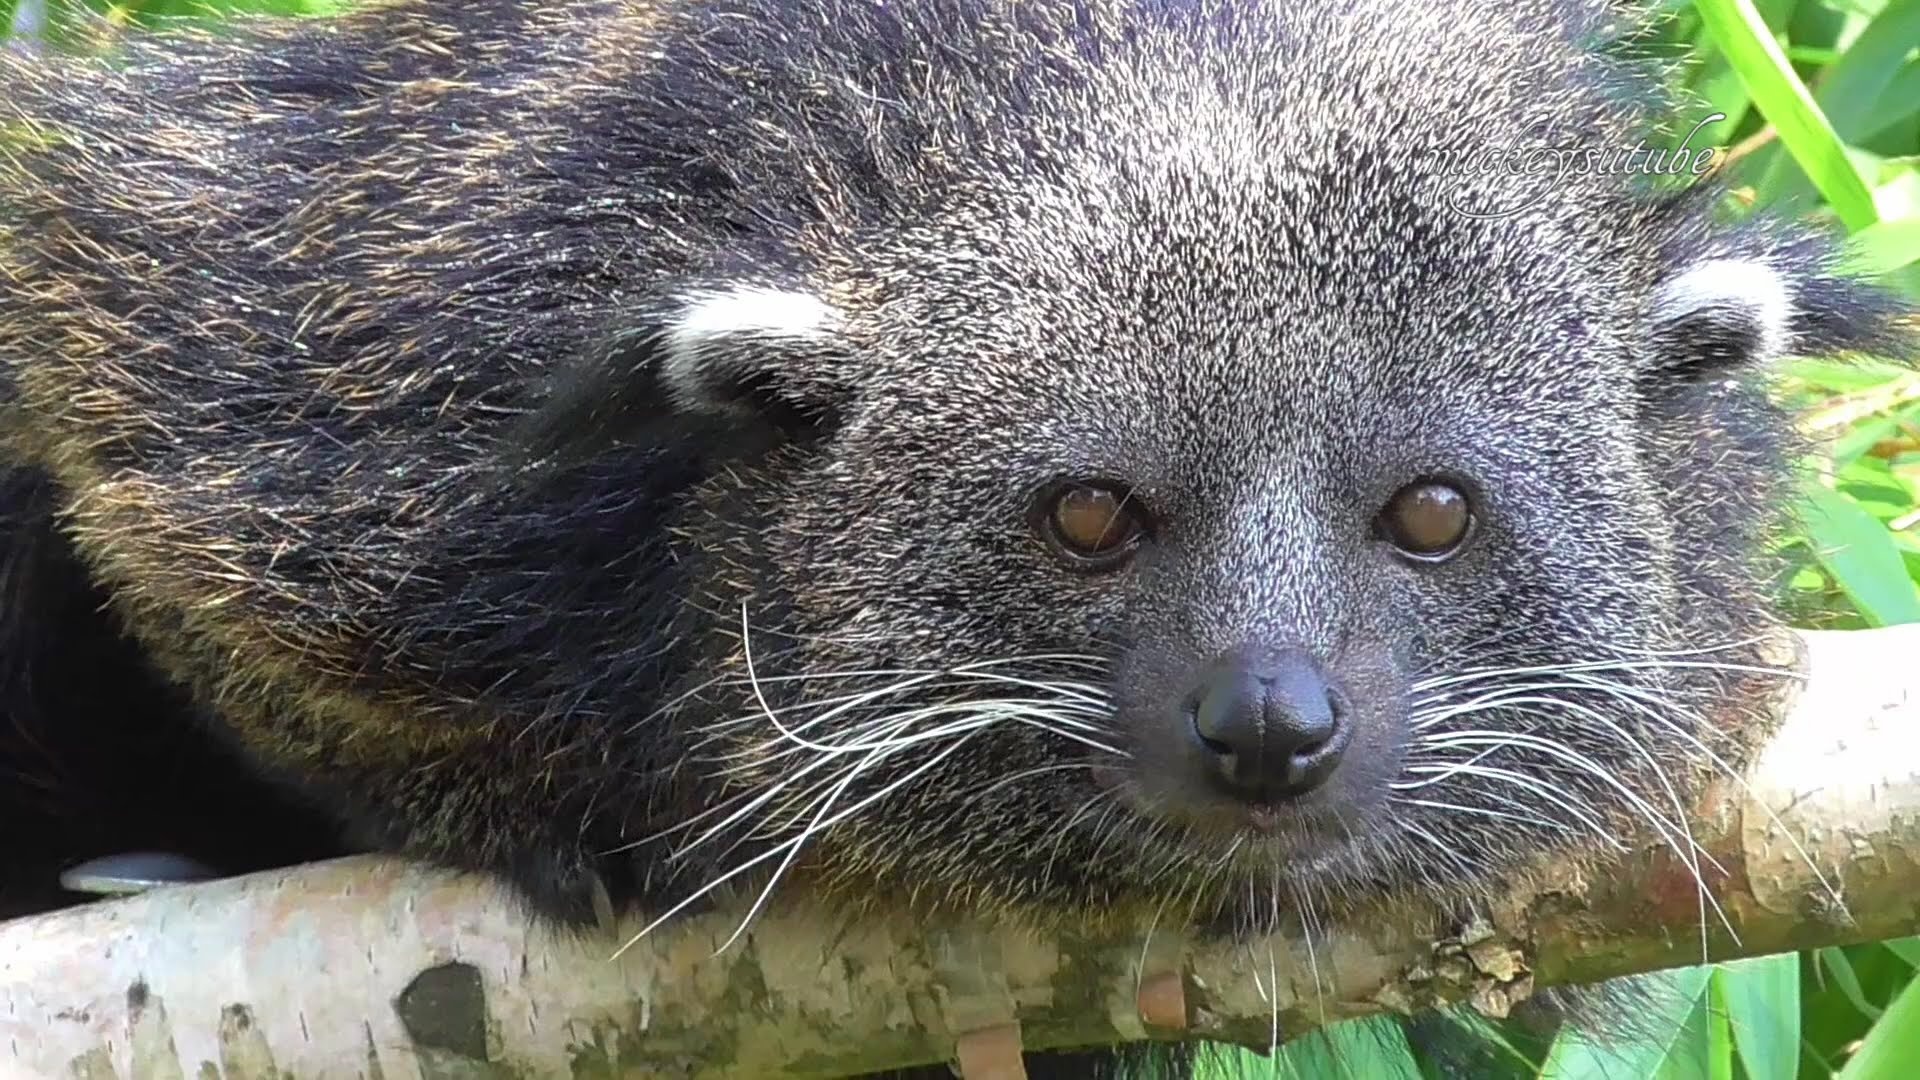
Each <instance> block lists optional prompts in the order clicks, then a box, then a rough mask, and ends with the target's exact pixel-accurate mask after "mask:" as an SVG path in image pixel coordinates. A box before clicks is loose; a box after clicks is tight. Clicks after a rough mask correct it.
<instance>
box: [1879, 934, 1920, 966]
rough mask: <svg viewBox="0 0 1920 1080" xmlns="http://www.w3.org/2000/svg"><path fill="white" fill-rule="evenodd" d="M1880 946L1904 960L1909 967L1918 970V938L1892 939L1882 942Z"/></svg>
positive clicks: (1919, 942) (1919, 938) (1919, 950)
mask: <svg viewBox="0 0 1920 1080" xmlns="http://www.w3.org/2000/svg"><path fill="white" fill-rule="evenodd" d="M1880 944H1882V945H1884V946H1886V948H1887V951H1888V952H1890V953H1892V954H1893V955H1895V956H1897V957H1899V958H1900V959H1902V960H1905V961H1906V962H1907V963H1908V964H1909V965H1910V966H1912V967H1914V968H1916V969H1920V937H1903V938H1894V939H1893V940H1892V941H1883V942H1881V943H1880Z"/></svg>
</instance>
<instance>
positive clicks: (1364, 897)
mask: <svg viewBox="0 0 1920 1080" xmlns="http://www.w3.org/2000/svg"><path fill="white" fill-rule="evenodd" d="M1615 7H1617V5H1609V4H1605V3H1600V2H1597V0H1595V2H1591V3H1589V2H1575V0H1521V2H1518V3H1513V4H1504V5H1495V4H1484V3H1477V2H1469V0H1422V2H1412V0H1359V2H1350V3H1335V2H1332V0H1295V2H1288V3H1278V2H1260V0H1235V2H1226V0H1058V2H1047V3H1036V2H1027V0H889V2H886V3H881V2H878V0H713V2H693V0H629V2H615V0H541V2H535V0H461V2H458V3H454V2H441V3H433V2H427V0H384V2H369V3H364V4H362V5H359V6H358V7H357V8H355V9H354V10H352V11H351V12H350V13H347V14H344V15H341V16H337V17H332V18H326V19H317V20H239V21H236V22H230V23H222V24H220V25H218V26H217V27H215V28H211V29H208V28H197V29H195V28H183V29H178V30H175V31H172V32H169V33H165V34H162V35H157V36H134V37H128V38H126V39H124V40H121V41H119V42H117V43H116V45H115V48H114V49H113V50H112V53H111V55H110V56H108V57H106V58H79V57H65V58H61V57H53V56H29V55H26V54H21V53H12V54H7V55H5V56H4V57H0V139H3V140H4V143H0V145H3V146H4V150H0V434H3V435H4V447H5V456H6V461H7V463H8V468H9V469H10V470H11V471H12V474H13V480H12V481H11V482H10V483H9V484H8V486H7V491H8V492H9V499H10V500H12V503H13V505H11V506H9V507H8V509H7V515H6V521H7V533H6V536H5V541H4V542H5V545H6V553H7V554H6V557H7V560H8V562H7V566H8V567H9V573H10V574H12V575H15V576H16V577H17V575H19V574H21V573H32V572H39V571H38V570H37V569H36V568H41V567H46V566H52V565H54V564H56V563H57V564H58V565H59V566H67V565H68V564H69V563H70V564H71V567H72V568H75V569H73V570H72V571H71V573H69V574H68V576H69V577H70V578H72V580H71V581H70V582H69V583H68V584H67V585H66V586H63V587H62V588H61V589H57V590H54V592H53V595H51V596H48V595H42V594H41V593H36V592H34V591H33V590H31V589H26V588H25V587H24V586H21V585H20V584H19V583H18V581H14V582H10V584H9V590H8V592H7V594H6V595H7V597H8V598H9V602H10V603H14V608H13V609H11V610H7V611H6V612H5V619H4V626H5V627H6V628H7V634H8V635H9V636H8V637H7V638H6V640H5V641H4V642H0V648H3V649H5V650H11V651H10V652H8V653H7V655H8V657H9V659H10V660H13V661H16V662H13V663H11V664H10V666H9V668H8V670H7V673H6V678H7V682H6V689H5V694H6V697H4V698H0V702H5V703H8V705H7V707H9V708H11V709H13V710H14V713H13V714H12V715H13V716H14V727H15V728H16V729H17V728H21V727H23V726H25V727H28V728H31V727H33V725H36V724H38V725H43V726H53V727H62V728H63V729H64V730H86V729H88V726H89V725H93V726H94V729H95V730H99V729H102V728H104V727H109V726H114V727H116V729H118V728H126V729H136V728H137V729H138V730H140V731H159V730H169V731H176V732H183V733H189V734H183V735H181V736H180V738H182V739H185V740H188V741H193V740H198V741H199V742H201V743H205V744H206V745H208V746H211V747H217V748H218V752H219V753H221V754H226V755H229V756H228V757H225V758H222V759H221V760H223V761H228V762H230V765H227V766H222V768H225V769H228V770H230V772H231V774H232V775H233V777H234V778H235V779H234V783H235V784H239V783H242V782H243V781H242V779H241V778H242V777H245V778H246V780H245V782H247V783H259V784H262V785H263V788H262V790H267V791H271V792H274V793H276V795H275V797H276V798H282V799H285V800H286V803H287V805H288V806H289V807H292V808H297V810H298V812H299V813H301V814H307V815H317V819H318V820H319V821H320V822H321V823H322V824H321V825H320V826H319V828H320V829H321V831H322V832H323V833H325V834H327V836H328V837H330V838H331V839H329V840H328V841H327V842H337V843H338V844H339V845H341V846H343V847H348V848H355V849H378V850H386V851H394V852H400V853H404V854H407V855H411V856H415V857H418V858H421V859H424V860H430V861H432V862H435V863H438V864H442V865H445V866H448V867H452V868H457V869H464V870H471V871H477V872H482V873H485V874H490V875H495V876H497V877H499V878H501V879H503V880H505V881H506V882H509V883H510V884H511V885H512V887H513V888H514V889H515V890H516V891H517V894H518V895H519V896H521V897H523V898H524V899H525V901H526V903H527V904H528V905H529V907H530V909H531V910H532V911H534V912H537V913H538V914H540V915H542V916H547V917H551V918H553V919H557V920H563V921H566V922H570V923H585V922H591V921H593V920H594V919H595V918H596V916H597V915H598V916H602V917H604V916H605V915H607V914H609V913H616V912H617V913H626V912H642V913H644V914H647V915H648V916H650V917H651V916H657V915H660V914H662V913H668V912H674V911H678V910H683V909H684V906H685V905H688V904H691V903H698V902H701V901H703V900H705V899H709V898H711V896H712V894H713V891H714V890H716V889H722V888H724V889H729V890H733V889H739V890H742V891H743V892H744V893H745V895H748V896H760V895H762V894H763V893H764V894H767V895H783V894H784V893H785V890H786V889H788V888H791V889H796V890H797V889H801V888H804V889H805V890H808V891H809V892H808V895H812V896H819V897H826V898H830V899H837V900H840V901H845V902H850V903H854V904H869V903H872V904H880V903H895V902H910V903H917V904H924V905H928V906H930V907H947V908H951V909H960V910H992V911H1002V912H1007V913H1010V914H1015V915H1018V916H1019V917H1023V918H1035V919H1063V918H1064V919H1072V920H1084V919H1087V918H1091V917H1095V916H1096V915H1098V914H1100V913H1122V914H1124V913H1129V912H1134V913H1138V912H1156V911H1158V912H1168V913H1170V914H1167V915H1166V916H1165V917H1166V918H1181V919H1189V920H1191V921H1192V922H1195V923H1197V924H1200V925H1202V926H1205V927H1208V928H1211V929H1213V930H1216V931H1220V932H1237V931H1241V930H1245V929H1249V928H1251V929H1262V928H1267V927H1271V926H1274V925H1279V924H1287V923H1288V921H1289V920H1296V919H1303V918H1304V919H1307V920H1308V921H1314V920H1328V919H1339V918H1341V917H1343V916H1344V915H1346V914H1348V913H1350V912H1352V911H1355V910H1358V909H1359V908H1361V907H1363V906H1366V905H1373V904H1378V903H1381V902H1383V901H1391V902H1394V903H1397V904H1401V905H1405V906H1410V907H1411V908H1413V909H1421V908H1425V909H1431V910H1434V911H1449V910H1457V909H1458V906H1459V905H1461V904H1466V903H1471V902H1472V901H1474V899H1475V898H1477V897H1481V896H1485V895H1488V894H1490V893H1492V892H1496V891H1498V890H1499V889H1500V888H1501V887H1502V882H1503V881H1504V880H1505V879H1506V877H1507V876H1508V875H1512V874H1515V873H1519V872H1522V871H1524V869H1525V868H1526V867H1528V866H1530V865H1532V864H1533V863H1534V862H1536V861H1537V860H1538V859H1540V858H1542V857H1545V856H1550V855H1559V856H1561V857H1568V856H1573V857H1579V856H1582V855H1586V856H1591V857H1593V858H1596V859H1599V858H1604V857H1606V856H1607V855H1609V854H1610V853H1612V852H1614V851H1616V850H1618V849H1621V848H1623V847H1627V846H1631V845H1632V844H1634V843H1636V842H1637V838H1647V837H1650V838H1653V839H1654V840H1655V841H1656V842H1664V843H1668V844H1671V845H1673V846H1674V847H1675V848H1676V850H1677V851H1678V852H1679V853H1680V854H1681V855H1682V856H1684V857H1685V858H1687V859H1688V860H1689V861H1691V860H1692V858H1693V852H1691V850H1690V849H1689V848H1688V846H1687V844H1688V842H1687V839H1686V837H1685V834H1684V832H1683V831H1682V828H1681V825H1680V821H1681V820H1682V819H1681V816H1680V815H1681V811H1682V808H1683V807H1684V806H1685V805H1686V804H1687V801H1688V800H1689V798H1690V797H1691V795H1692V793H1693V792H1694V791H1695V790H1696V787H1697V785H1698V784H1699V783H1700V781H1701V780H1702V779H1703V778H1704V777H1705V776H1707V775H1710V774H1712V773H1714V772H1717V771H1721V770H1724V769H1727V768H1734V767H1737V766H1738V764H1739V762H1740V750H1741V747H1742V746H1744V745H1747V744H1748V742H1750V739H1749V738H1747V737H1746V736H1745V734H1744V733H1746V732H1747V731H1748V729H1749V727H1750V725H1751V724H1753V723H1754V722H1756V719H1755V718H1756V717H1757V716H1758V715H1759V712H1760V709H1759V706H1760V704H1761V703H1762V702H1763V701H1764V700H1765V699H1766V697H1767V695H1768V694H1770V693H1771V692H1772V691H1773V689H1774V688H1775V685H1776V683H1777V682H1778V676H1777V675H1776V673H1774V671H1773V670H1772V668H1771V667H1770V666H1769V665H1768V663H1767V661H1766V657H1765V653H1764V651H1763V647H1762V646H1763V643H1764V640H1765V639H1766V637H1767V636H1768V634H1769V632H1770V631H1771V630H1772V629H1773V626H1774V624H1773V619H1772V617H1771V616H1770V615H1769V612H1768V609H1767V596H1768V588H1769V584H1768V578H1767V576H1766V568H1765V564H1764V562H1763V561H1762V555H1763V554H1764V552H1765V551H1766V548H1767V542H1768V538H1769V537H1770V536H1771V535H1772V533H1773V531H1774V530H1775V529H1776V527H1777V526H1778V525H1779V524H1780V522H1781V519H1782V515H1783V513H1784V508H1785V507H1786V506H1788V505H1789V503H1790V499H1789V497H1788V493H1789V492H1790V490H1791V485H1792V484H1793V483H1794V474H1793V468H1794V462H1795V461H1796V460H1797V458H1796V453H1795V451H1794V449H1793V443H1792V439H1791V429H1790V425H1789V423H1788V419H1787V417H1786V416H1785V415H1784V414H1783V413H1782V412H1781V411H1780V410H1779V409H1778V408H1776V406H1775V405H1773V404H1771V403H1770V401H1769V398H1768V396H1767V393H1766V388H1767V384H1766V379H1765V372H1766V369H1767V366H1768V364H1769V363H1770V362H1771V361H1774V360H1776V359H1779V358H1781V357H1784V356H1789V355H1816V356H1817V355H1828V354H1836V353H1843V352H1856V351H1873V352H1882V353H1888V352H1895V353H1897V352H1900V351H1901V350H1903V349H1904V348H1905V347H1906V346H1905V344H1904V343H1903V342H1902V340H1901V339H1900V338H1899V336H1898V335H1899V331H1898V326H1899V323H1900V320H1901V319H1902V317H1903V311H1902V309H1901V307H1900V306H1899V304H1898V303H1897V302H1896V301H1895V300H1893V299H1892V298H1891V297H1889V296H1888V295H1885V294H1882V293H1880V292H1877V291H1875V290H1874V288H1873V287H1871V286H1870V285H1868V284H1865V283H1862V282H1858V281H1855V280H1852V279H1850V278H1848V277H1847V276H1845V275H1844V274H1843V273H1841V271H1840V269H1839V262H1838V254H1837V249H1836V248H1835V247H1834V246H1833V244H1832V243H1831V242H1830V241H1829V240H1827V239H1825V238H1823V237H1822V236H1820V235H1818V234H1817V233H1814V232H1810V231H1806V230H1803V229H1802V228H1800V227H1799V226H1796V225H1792V224H1790V223H1785V222H1781V221H1769V220H1760V219H1748V220H1744V221H1739V222H1732V223H1729V222H1726V221H1723V220H1722V215H1719V214H1717V213H1716V209H1717V207H1718V205H1719V196H1718V193H1717V188H1716V184H1715V182H1714V181H1713V180H1711V179H1708V180H1706V181H1702V182H1697V183H1692V184H1688V185H1685V186H1684V187H1680V186H1676V185H1673V184H1660V183H1651V182H1649V179H1648V178H1647V177H1646V176H1644V175H1635V174H1633V173H1631V172H1626V171H1621V170H1613V169H1572V170H1565V171H1563V172H1560V173H1559V174H1557V175H1547V176H1543V175H1540V174H1536V173H1529V172H1525V171H1520V172H1516V171H1514V170H1507V169H1461V168H1439V167H1435V162H1436V161H1438V160H1443V159H1444V160H1448V161H1458V160H1461V159H1462V157H1463V156H1464V157H1465V158H1468V159H1470V158H1471V157H1472V151H1474V150H1475V149H1477V148H1479V147H1482V146H1488V145H1492V146H1507V145H1522V146H1529V145H1539V144H1547V145H1571V146H1580V147H1595V148H1599V149H1600V150H1603V151H1609V152H1610V151H1612V150H1614V149H1615V148H1618V147H1631V146H1633V145H1635V143H1636V141H1638V140H1640V139H1642V138H1645V137H1647V132H1648V131H1649V130H1650V125H1651V124H1652V123H1653V122H1654V121H1655V120H1657V119H1658V118H1659V117H1660V116H1661V115H1663V110H1665V109H1666V108H1667V107H1668V106H1667V104H1666V102H1665V101H1664V98H1663V95H1662V91H1661V89H1660V87H1659V85H1658V82H1657V80H1655V79H1652V78H1650V77H1648V76H1647V75H1646V74H1645V73H1643V72H1642V71H1640V70H1639V69H1638V68H1636V67H1634V66H1633V65H1631V64H1629V63H1627V62H1626V61H1624V60H1622V59H1620V58H1618V57H1617V56H1616V55H1615V54H1614V53H1612V52H1609V51H1607V50H1605V49H1600V48H1597V47H1596V43H1597V42H1600V41H1603V40H1605V39H1606V38H1607V37H1608V35H1609V34H1610V33H1613V32H1614V31H1615V30H1617V29H1624V28H1630V25H1631V20H1627V21H1626V22H1625V23H1622V22H1621V20H1620V17H1619V15H1618V14H1617V13H1616V11H1615V10H1614V8H1615ZM1476 207H1484V208H1493V209H1491V210H1488V211H1487V212H1476V211H1475V209H1474V208H1476ZM1495 211H1497V212H1495ZM61 560H67V562H61ZM46 572H48V573H52V572H55V571H53V570H48V571H46ZM63 580H64V579H63ZM42 592H44V590H43V591H42ZM80 595H85V596H97V597H98V598H99V599H100V601H101V603H100V604H98V605H95V604H82V603H77V602H74V601H73V597H75V596H80ZM36 596H37V597H39V599H37V600H34V601H33V602H34V603H37V604H40V605H43V606H47V607H48V608H49V609H50V610H51V608H52V606H54V605H63V606H60V607H59V612H60V614H59V617H58V618H57V619H53V618H52V617H51V616H48V617H46V618H43V617H41V615H39V614H38V613H37V612H36V610H35V609H32V608H27V609H22V608H21V607H20V601H19V600H18V598H20V597H26V598H28V599H32V598H34V597H36ZM49 620H51V621H49ZM106 620H110V623H109V622H107V621H106ZM49 626H56V627H59V628H61V632H62V633H72V634H74V635H75V640H81V639H83V638H84V640H86V641H88V642H91V643H92V644H91V645H90V646H89V647H90V648H94V649H97V650H99V651H100V653H101V654H102V655H103V656H107V655H109V654H110V655H111V658H112V663H113V664H114V665H117V666H116V667H111V668H109V669H106V670H110V671H121V672H124V673H125V676H124V677H125V678H127V679H135V678H139V679H149V680H151V681H150V683H140V684H139V685H143V686H145V685H151V686H153V687H154V688H155V689H154V691H153V692H151V693H142V694H141V695H140V696H139V698H138V699H137V700H127V701H121V702H117V703H112V707H111V708H107V707H106V706H101V705H99V703H97V702H95V703H94V704H93V705H91V706H90V705H89V704H88V703H89V702H91V701H92V700H93V699H90V698H87V697H86V696H85V695H82V694H80V693H79V691H78V690H75V691H74V692H73V693H72V694H69V695H67V696H65V697H62V696H60V695H58V694H53V693H51V691H48V690H46V684H45V683H44V682H42V683H39V684H34V683H33V680H34V676H33V672H32V670H31V668H32V665H31V664H27V663H25V662H24V661H18V660H17V658H19V657H27V658H30V659H31V658H33V657H42V658H43V659H44V656H45V655H46V654H47V653H49V651H50V649H49V647H47V646H44V645H40V644H30V643H28V642H26V640H25V638H26V637H28V636H31V635H35V634H44V633H45V632H46V628H47V627H49ZM103 627H104V628H105V629H103ZM109 631H111V632H109ZM128 642H131V643H132V644H131V645H129V644H127V643H128ZM44 662H48V663H51V662H52V661H44ZM62 662H64V663H69V664H70V663H72V662H73V660H72V658H71V657H70V656H68V657H66V658H65V659H64V660H63V661H62ZM102 663H105V661H102ZM111 677H113V676H112V675H111V674H105V675H102V674H95V675H93V676H91V679H94V680H97V679H106V678H111ZM69 681H71V680H69ZM30 684H31V685H39V686H40V687H41V689H40V690H39V691H33V693H35V694H37V696H34V697H33V698H32V700H31V701H28V700H27V699H26V697H25V696H24V695H27V694H28V693H29V691H30V689H31V685H30ZM103 711H108V712H112V713H113V715H112V716H111V717H103V716H101V715H98V714H99V713H101V712H103ZM23 718H24V719H23ZM28 721H31V723H29V722H28ZM203 732H204V734H202V733H203ZM207 752H208V753H213V752H214V751H212V750H209V751H207ZM217 775H226V773H217ZM250 790H251V789H250ZM262 797H263V798H264V796H262ZM288 812H289V813H291V812H293V810H291V809H290V810H289V811H288ZM196 835H199V834H197V833H196V834H193V835H185V834H183V835H182V836H179V837H171V838H169V843H170V844H171V845H172V847H174V848H175V849H177V850H180V851H181V852H182V853H183V854H186V855H190V856H195V857H204V858H207V859H209V860H213V861H217V860H215V858H214V855H212V854H209V853H206V852H203V851H200V850H198V849H196V848H195V846H194V845H195V843H196V840H195V836H196ZM302 835H303V836H304V835H308V834H307V833H304V832H303V833H302ZM202 839H203V840H204V837H202ZM273 841H274V837H273V836H262V837H261V838H260V843H261V844H262V845H265V846H266V847H263V849H262V851H261V852H255V853H252V854H255V855H258V856H259V857H260V858H261V859H268V858H270V857H271V854H272V853H271V851H270V850H269V849H270V848H271V845H272V843H273ZM67 854H70V855H71V856H72V857H73V858H74V859H76V860H77V859H78V858H80V857H84V856H88V855H93V854H99V852H97V851H92V850H86V851H82V850H73V851H71V852H68V853H67ZM15 872H17V871H15ZM768 890H772V891H771V892H768Z"/></svg>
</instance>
